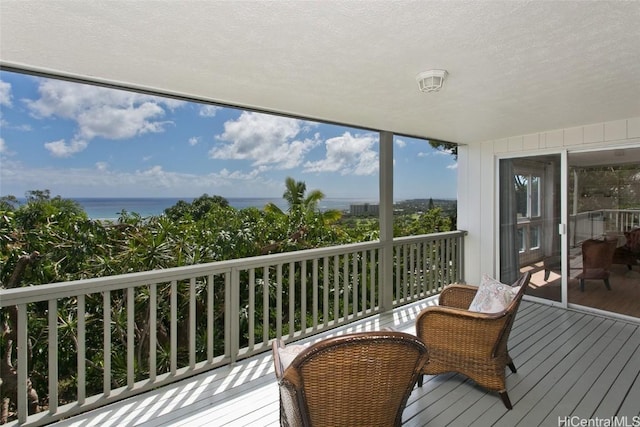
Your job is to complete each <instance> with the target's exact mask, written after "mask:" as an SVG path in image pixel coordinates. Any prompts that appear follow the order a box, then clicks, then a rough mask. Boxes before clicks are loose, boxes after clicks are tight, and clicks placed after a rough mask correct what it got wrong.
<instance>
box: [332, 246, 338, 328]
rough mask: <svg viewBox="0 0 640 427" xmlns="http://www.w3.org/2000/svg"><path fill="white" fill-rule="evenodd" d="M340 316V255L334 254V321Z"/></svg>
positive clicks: (335, 322)
mask: <svg viewBox="0 0 640 427" xmlns="http://www.w3.org/2000/svg"><path fill="white" fill-rule="evenodd" d="M339 318H340V256H339V255H334V256H333V319H332V320H333V322H334V325H335V324H337V323H338V319H339Z"/></svg>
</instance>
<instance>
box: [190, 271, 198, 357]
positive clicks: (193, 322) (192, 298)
mask: <svg viewBox="0 0 640 427" xmlns="http://www.w3.org/2000/svg"><path fill="white" fill-rule="evenodd" d="M196 294H197V290H196V278H195V277H192V278H191V280H190V281H189V369H194V368H195V367H196V320H197V319H196Z"/></svg>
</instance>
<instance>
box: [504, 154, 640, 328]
mask: <svg viewBox="0 0 640 427" xmlns="http://www.w3.org/2000/svg"><path fill="white" fill-rule="evenodd" d="M565 158H566V169H565V170H566V172H564V173H563V169H562V164H563V160H562V159H563V156H562V155H561V154H550V155H541V156H530V157H521V158H512V159H501V160H500V161H499V162H500V163H499V173H500V177H499V206H500V209H499V211H500V212H499V215H500V218H499V223H500V228H499V233H500V236H499V241H500V253H499V258H500V278H501V280H502V281H503V282H505V283H508V282H513V281H514V280H515V278H516V277H517V276H518V275H519V274H520V273H521V272H524V271H530V272H531V273H532V277H531V283H530V285H529V289H527V295H529V296H533V297H536V298H541V299H546V300H551V301H554V302H559V303H562V304H567V305H569V306H575V307H582V308H585V307H586V308H588V309H592V310H600V311H606V312H609V313H617V314H620V315H624V316H631V317H634V318H640V304H638V301H640V147H629V148H624V149H613V150H600V151H589V152H569V153H567V154H566V156H565ZM562 190H564V192H563V191H562ZM563 201H564V202H565V203H564V205H563ZM563 209H564V210H563ZM563 212H564V219H563ZM563 236H564V239H563ZM634 245H635V246H634Z"/></svg>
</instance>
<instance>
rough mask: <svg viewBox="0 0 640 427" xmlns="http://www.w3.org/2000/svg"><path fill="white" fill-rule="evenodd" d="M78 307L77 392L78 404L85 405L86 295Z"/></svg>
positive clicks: (79, 297) (80, 298)
mask: <svg viewBox="0 0 640 427" xmlns="http://www.w3.org/2000/svg"><path fill="white" fill-rule="evenodd" d="M77 305H78V348H77V352H78V353H77V360H76V363H77V369H78V378H77V381H78V383H77V390H78V404H79V405H84V402H85V399H86V397H87V377H86V373H87V362H86V357H87V348H86V342H87V340H86V338H87V333H86V332H87V324H86V317H85V316H86V314H85V295H84V294H80V295H78V299H77Z"/></svg>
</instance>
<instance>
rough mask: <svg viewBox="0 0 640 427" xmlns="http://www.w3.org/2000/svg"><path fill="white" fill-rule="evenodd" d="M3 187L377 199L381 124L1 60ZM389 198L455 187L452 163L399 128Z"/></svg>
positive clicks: (102, 193) (69, 192)
mask: <svg viewBox="0 0 640 427" xmlns="http://www.w3.org/2000/svg"><path fill="white" fill-rule="evenodd" d="M0 126H1V127H0V195H2V196H6V195H9V194H12V195H14V196H17V197H22V196H24V194H25V192H27V191H29V190H44V189H48V190H50V191H51V194H52V195H60V196H62V197H198V196H200V195H202V194H204V193H207V194H209V195H220V196H223V197H227V198H232V197H281V196H282V193H283V191H284V181H285V178H286V177H287V176H291V177H293V178H294V179H296V180H297V181H304V182H305V183H306V185H307V189H308V190H314V189H319V190H321V191H322V192H323V193H325V196H326V197H327V198H352V199H361V200H362V199H366V200H371V201H375V200H377V199H378V159H379V156H378V134H377V133H376V132H369V131H366V130H362V129H357V128H350V127H344V126H336V125H328V124H323V123H318V122H313V121H306V120H298V119H292V118H286V117H279V116H274V115H268V114H262V113H256V112H251V111H245V110H240V109H233V108H221V107H214V106H211V105H206V104H199V103H193V102H184V101H178V100H174V99H169V98H160V97H153V96H148V95H143V94H138V93H133V92H129V91H121V90H114V89H107V88H102V87H97V86H92V85H83V84H78V83H72V82H66V81H62V80H53V79H45V78H39V77H34V76H30V75H24V74H17V73H11V72H5V71H2V72H0ZM394 162H395V172H394V198H395V199H396V200H402V199H412V198H429V197H433V198H451V199H452V198H455V197H456V183H457V178H456V176H457V173H456V163H455V160H454V158H453V156H451V155H450V154H447V153H442V152H439V151H436V150H434V149H432V148H431V146H430V145H429V144H428V143H427V142H426V141H424V140H420V139H413V138H406V137H400V136H396V138H395V144H394Z"/></svg>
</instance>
